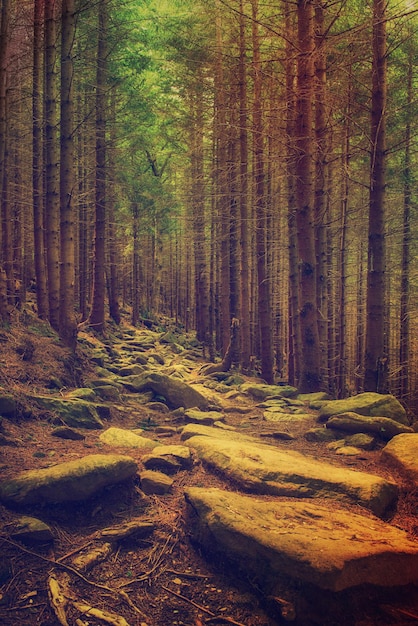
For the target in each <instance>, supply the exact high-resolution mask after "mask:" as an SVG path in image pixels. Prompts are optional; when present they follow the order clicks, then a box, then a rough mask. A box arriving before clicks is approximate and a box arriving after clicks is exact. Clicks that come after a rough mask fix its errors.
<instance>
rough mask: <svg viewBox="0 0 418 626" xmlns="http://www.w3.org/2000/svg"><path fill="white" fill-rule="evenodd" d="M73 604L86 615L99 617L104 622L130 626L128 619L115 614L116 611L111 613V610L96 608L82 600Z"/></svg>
mask: <svg viewBox="0 0 418 626" xmlns="http://www.w3.org/2000/svg"><path fill="white" fill-rule="evenodd" d="M72 604H73V605H74V606H75V608H76V609H78V610H79V611H80V612H81V613H82V614H83V615H85V616H86V617H88V616H89V615H91V616H93V617H97V619H100V620H102V622H106V623H107V624H111V625H112V626H129V624H128V622H127V621H126V619H125V618H124V617H122V616H121V615H115V614H114V613H109V611H102V610H101V609H95V608H94V607H92V606H89V605H88V604H83V603H82V602H73V603H72Z"/></svg>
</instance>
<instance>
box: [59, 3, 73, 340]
mask: <svg viewBox="0 0 418 626" xmlns="http://www.w3.org/2000/svg"><path fill="white" fill-rule="evenodd" d="M74 38H75V8H74V0H63V2H62V13H61V122H60V131H61V140H60V145H61V150H60V155H61V167H60V203H61V213H60V235H61V239H60V241H61V272H60V310H59V312H60V322H59V334H60V337H61V338H62V339H63V341H64V342H65V343H66V344H67V345H68V346H69V347H70V348H71V349H72V350H75V348H76V343H77V322H76V317H75V309H74V305H75V241H74V236H75V217H74V213H75V211H74V191H75V172H74V163H75V161H74V138H73V132H74V100H73V86H74V67H73V44H74Z"/></svg>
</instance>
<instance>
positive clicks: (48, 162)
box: [44, 0, 60, 330]
mask: <svg viewBox="0 0 418 626" xmlns="http://www.w3.org/2000/svg"><path fill="white" fill-rule="evenodd" d="M44 6H45V42H44V45H45V63H44V65H45V114H44V117H45V140H44V144H45V218H46V219H45V227H46V264H47V275H48V280H47V282H48V303H49V322H50V324H51V326H52V327H53V328H54V329H55V330H58V329H59V308H60V239H59V223H60V192H59V188H60V187H59V185H60V183H59V144H58V108H57V99H58V77H57V48H56V46H57V41H56V38H57V24H56V19H57V10H56V2H55V1H54V0H51V1H50V2H45V5H44Z"/></svg>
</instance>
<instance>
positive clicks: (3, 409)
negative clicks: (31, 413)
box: [0, 391, 17, 417]
mask: <svg viewBox="0 0 418 626" xmlns="http://www.w3.org/2000/svg"><path fill="white" fill-rule="evenodd" d="M16 410H17V404H16V400H15V399H14V398H13V396H12V395H11V394H10V393H4V392H3V391H0V415H2V416H3V417H14V416H15V415H16Z"/></svg>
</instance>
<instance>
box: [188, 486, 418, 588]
mask: <svg viewBox="0 0 418 626" xmlns="http://www.w3.org/2000/svg"><path fill="white" fill-rule="evenodd" d="M186 499H187V501H188V503H189V504H190V505H191V507H192V509H193V511H194V512H195V514H196V517H197V520H196V522H194V523H193V524H192V525H191V528H192V532H193V533H194V537H195V539H196V540H197V541H199V542H200V543H201V544H202V545H203V546H205V547H206V548H207V549H208V550H210V552H211V553H212V554H213V553H214V551H215V550H216V551H218V552H219V553H222V555H224V556H226V557H227V558H228V559H229V560H230V561H231V562H232V563H234V564H236V565H238V567H241V569H242V570H243V571H245V573H246V575H247V576H248V574H250V575H252V576H254V578H255V579H256V580H257V582H258V584H259V585H260V586H262V587H263V590H264V592H265V593H268V594H271V595H274V593H275V586H276V585H277V580H278V578H279V577H283V576H285V577H290V578H292V579H295V580H301V581H304V582H308V583H311V584H313V585H316V586H318V587H321V588H323V589H329V590H331V591H341V590H343V589H347V588H350V587H356V586H358V585H363V584H373V585H379V586H399V585H407V584H410V583H416V582H417V581H418V542H415V541H412V540H410V539H408V536H407V534H406V533H405V532H404V531H402V530H399V529H398V528H395V527H393V526H390V525H389V524H386V523H384V522H382V521H381V520H378V519H375V518H370V517H366V516H363V515H358V514H355V513H352V512H351V511H345V510H343V509H339V508H337V507H335V506H334V505H330V506H329V507H328V506H323V505H317V504H315V503H313V502H305V501H304V502H302V501H291V502H289V501H285V500H273V501H271V500H269V501H267V500H265V499H261V498H255V497H251V496H244V495H241V494H237V493H234V492H229V491H224V490H221V489H215V488H213V489H205V488H199V487H190V488H188V489H186Z"/></svg>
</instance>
